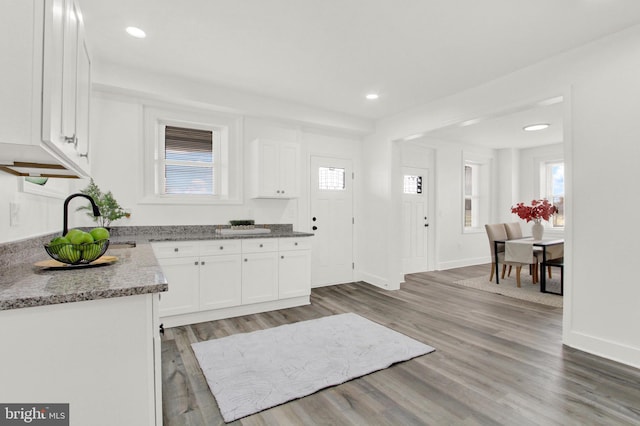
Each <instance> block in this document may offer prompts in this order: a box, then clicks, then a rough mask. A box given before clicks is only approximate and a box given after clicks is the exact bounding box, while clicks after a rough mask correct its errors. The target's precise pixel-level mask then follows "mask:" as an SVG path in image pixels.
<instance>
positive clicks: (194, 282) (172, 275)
mask: <svg viewBox="0 0 640 426" xmlns="http://www.w3.org/2000/svg"><path fill="white" fill-rule="evenodd" d="M160 264H161V265H162V272H164V275H165V277H167V281H168V282H170V283H171V285H170V287H169V291H167V292H165V293H162V295H161V296H160V315H161V316H165V315H177V314H184V313H187V312H193V311H194V310H196V309H198V303H199V302H198V299H199V281H200V268H199V267H198V265H199V258H198V257H178V258H174V259H161V262H160Z"/></svg>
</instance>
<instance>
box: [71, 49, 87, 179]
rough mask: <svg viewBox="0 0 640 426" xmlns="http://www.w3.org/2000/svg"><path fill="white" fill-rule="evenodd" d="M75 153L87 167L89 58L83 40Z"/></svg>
mask: <svg viewBox="0 0 640 426" xmlns="http://www.w3.org/2000/svg"><path fill="white" fill-rule="evenodd" d="M76 106H77V108H76V129H75V135H76V141H75V143H76V151H77V152H76V155H78V162H79V163H80V166H81V167H82V168H83V169H84V170H87V171H88V169H89V112H90V107H91V60H90V58H89V51H88V50H87V45H86V44H85V42H84V40H81V44H80V46H79V51H78V85H77V100H76Z"/></svg>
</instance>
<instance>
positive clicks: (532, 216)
mask: <svg viewBox="0 0 640 426" xmlns="http://www.w3.org/2000/svg"><path fill="white" fill-rule="evenodd" d="M511 213H515V214H517V215H518V217H519V218H520V219H522V220H526V221H527V222H531V221H532V220H534V221H540V219H544V220H549V219H550V218H551V216H553V215H554V214H556V213H558V208H557V207H556V206H554V205H553V204H551V203H550V202H549V201H548V200H547V199H543V200H532V201H531V205H530V206H525V205H524V203H518V204H516V205H515V206H513V207H511Z"/></svg>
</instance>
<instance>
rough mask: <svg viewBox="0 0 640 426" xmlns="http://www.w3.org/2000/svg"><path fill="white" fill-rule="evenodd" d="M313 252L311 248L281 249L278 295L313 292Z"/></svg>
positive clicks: (285, 296) (295, 295)
mask: <svg viewBox="0 0 640 426" xmlns="http://www.w3.org/2000/svg"><path fill="white" fill-rule="evenodd" d="M310 264H311V253H310V252H309V250H298V251H281V252H280V256H279V259H278V270H279V272H280V274H279V277H278V278H279V279H278V297H279V298H280V299H285V298H287V297H297V296H308V295H309V294H311V270H310Z"/></svg>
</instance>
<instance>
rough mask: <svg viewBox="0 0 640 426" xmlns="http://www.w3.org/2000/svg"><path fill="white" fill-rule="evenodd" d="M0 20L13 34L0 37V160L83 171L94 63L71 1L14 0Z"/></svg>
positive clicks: (14, 165)
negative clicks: (0, 60)
mask: <svg viewBox="0 0 640 426" xmlns="http://www.w3.org/2000/svg"><path fill="white" fill-rule="evenodd" d="M0 25H2V27H3V28H5V29H6V30H7V34H12V37H11V38H8V37H7V38H5V39H4V40H3V41H0V54H1V55H2V57H4V58H6V59H7V61H6V63H7V64H10V66H8V67H4V65H3V68H4V69H3V78H2V79H1V80H0V93H1V96H0V147H1V151H2V153H1V154H0V164H2V165H5V166H9V169H10V170H7V169H4V170H5V171H13V172H15V173H30V174H41V175H43V176H47V175H49V176H51V175H54V176H60V175H62V176H88V175H89V171H90V168H89V107H90V100H91V98H90V93H91V60H90V57H89V51H88V49H87V45H86V42H85V36H84V25H83V21H82V13H81V12H80V9H79V8H78V4H77V2H76V0H45V1H42V0H24V1H20V2H13V3H12V7H11V13H5V14H2V15H1V16H0ZM23 163H24V164H23Z"/></svg>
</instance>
